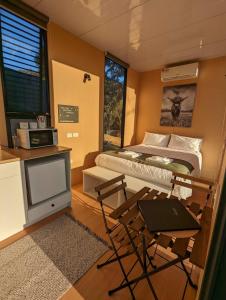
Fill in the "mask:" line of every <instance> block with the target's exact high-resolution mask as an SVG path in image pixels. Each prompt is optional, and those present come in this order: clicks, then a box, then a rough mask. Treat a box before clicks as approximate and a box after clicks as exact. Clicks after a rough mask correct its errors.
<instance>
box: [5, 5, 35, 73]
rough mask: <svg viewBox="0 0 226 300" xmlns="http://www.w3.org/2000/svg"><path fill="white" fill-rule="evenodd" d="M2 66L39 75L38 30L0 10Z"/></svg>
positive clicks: (13, 15) (15, 16)
mask: <svg viewBox="0 0 226 300" xmlns="http://www.w3.org/2000/svg"><path fill="white" fill-rule="evenodd" d="M0 18H1V38H2V53H3V65H4V67H5V68H8V69H11V70H15V71H19V72H23V73H27V74H29V73H31V74H33V75H36V76H39V73H40V64H39V60H40V28H39V27H38V26H35V25H33V24H31V23H30V22H28V21H26V20H24V19H22V18H20V17H18V16H17V15H15V14H12V13H10V12H8V11H6V10H4V9H2V8H1V9H0Z"/></svg>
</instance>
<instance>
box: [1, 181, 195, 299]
mask: <svg viewBox="0 0 226 300" xmlns="http://www.w3.org/2000/svg"><path fill="white" fill-rule="evenodd" d="M72 192H73V200H72V208H71V209H64V210H63V211H61V212H58V213H57V214H55V215H53V216H50V217H48V218H46V219H45V220H42V221H41V222H39V223H37V224H35V225H32V226H30V227H29V228H27V229H26V230H23V231H22V232H20V233H17V234H16V235H14V236H12V237H10V238H8V239H6V240H4V241H2V242H0V249H1V248H4V247H6V246H7V245H9V244H11V243H13V242H15V241H16V240H18V239H20V238H22V237H23V236H25V235H27V234H29V233H30V232H32V231H34V230H36V229H37V228H40V227H41V226H43V225H44V224H46V223H48V222H50V221H52V220H53V219H55V218H57V217H59V216H60V215H61V214H63V213H65V212H69V213H70V214H71V215H72V216H74V217H75V218H76V219H78V220H79V221H80V222H82V223H83V224H85V225H86V226H87V227H89V228H90V229H91V230H92V231H93V232H95V233H96V234H97V235H98V236H100V237H101V238H103V239H105V240H108V238H107V235H106V233H105V230H104V225H103V220H102V215H101V211H100V206H99V203H98V202H97V201H96V200H94V199H91V198H90V197H88V196H86V195H84V194H83V193H82V186H81V185H78V186H74V187H73V188H72ZM109 253H110V251H109V252H107V253H106V254H105V255H104V257H101V258H100V260H99V261H103V260H104V258H105V257H107V256H108V255H109ZM162 255H163V256H165V255H167V252H166V251H165V252H164V251H163V252H162ZM134 260H135V257H132V256H130V257H129V258H126V259H124V263H125V266H126V268H129V266H131V265H132V263H133V262H134ZM163 262H164V259H163V258H161V257H159V256H156V264H157V265H160V264H162V263H163ZM139 272H140V269H139V266H138V265H137V266H136V267H135V269H134V270H133V272H132V274H131V276H130V278H133V277H134V276H136V275H137V274H139ZM192 274H193V280H194V281H195V282H196V283H197V282H198V276H199V270H198V268H196V269H194V271H193V273H192ZM121 280H122V275H121V272H120V269H119V266H118V263H117V262H116V263H114V264H111V265H109V266H105V267H104V268H103V269H100V270H97V269H96V266H95V265H94V266H92V267H91V269H90V270H89V271H88V272H87V273H86V274H85V275H84V276H83V277H82V278H81V279H80V280H79V281H78V282H76V283H75V284H74V286H73V287H72V288H71V289H70V290H69V291H68V292H66V293H65V294H64V296H63V297H62V299H61V300H82V299H86V300H102V299H103V300H106V299H112V300H121V299H123V300H127V299H128V300H129V299H131V297H130V294H129V292H128V289H124V290H122V291H120V292H117V293H116V294H114V295H113V296H111V297H109V296H108V290H109V289H112V288H114V287H116V286H118V285H119V283H120V281H121ZM151 281H152V283H153V285H154V287H155V290H156V293H157V295H158V298H159V300H180V299H182V295H183V290H184V287H185V283H186V277H185V274H184V272H182V271H181V270H180V269H179V268H177V267H175V266H173V267H171V268H169V269H167V270H165V271H163V272H160V273H158V274H155V275H154V276H153V277H152V278H151ZM135 295H136V299H137V300H139V299H140V300H144V299H145V300H149V299H150V300H152V299H154V298H153V296H152V294H151V292H150V290H149V287H148V285H147V284H146V281H145V280H143V281H141V282H140V283H139V284H138V285H137V287H136V289H135ZM195 297H196V291H195V290H194V289H192V288H191V287H190V286H189V285H188V286H187V288H186V293H185V297H184V299H185V300H195Z"/></svg>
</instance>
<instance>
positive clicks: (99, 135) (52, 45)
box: [48, 22, 139, 183]
mask: <svg viewBox="0 0 226 300" xmlns="http://www.w3.org/2000/svg"><path fill="white" fill-rule="evenodd" d="M48 54H49V69H50V72H49V73H50V94H51V104H52V116H53V122H52V123H53V125H54V126H55V127H56V128H58V135H59V144H60V145H62V146H67V147H71V148H72V152H71V162H72V168H73V171H72V177H73V178H72V182H73V183H77V182H78V181H81V178H82V176H81V175H82V173H81V170H82V169H83V168H84V167H86V161H87V159H88V161H89V160H92V159H93V157H92V155H90V153H94V154H95V152H96V151H97V150H100V149H101V148H102V143H103V113H102V112H103V84H104V59H105V58H104V52H103V51H100V50H98V49H96V48H95V47H93V46H91V45H89V44H88V43H86V42H84V41H82V40H80V39H79V38H77V37H75V36H74V35H72V34H71V33H69V32H67V31H65V30H64V29H63V28H61V27H60V26H58V25H56V24H54V23H51V22H50V23H49V25H48ZM85 72H87V73H89V74H90V75H91V81H87V83H85V84H84V83H83V81H82V80H83V75H84V73H85ZM127 82H128V84H127V99H126V124H125V144H127V145H128V144H130V143H131V142H134V138H135V122H136V120H135V111H136V101H137V94H138V84H139V73H138V72H136V71H133V70H131V69H129V70H128V76H127ZM58 104H68V105H78V106H79V112H80V115H79V123H72V124H65V123H59V122H58ZM68 132H78V133H79V137H78V138H67V133H68Z"/></svg>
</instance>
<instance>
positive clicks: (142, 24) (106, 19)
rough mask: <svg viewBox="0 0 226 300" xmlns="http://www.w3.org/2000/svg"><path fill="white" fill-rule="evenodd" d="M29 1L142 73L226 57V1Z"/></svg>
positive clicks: (58, 22)
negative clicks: (195, 60) (164, 67)
mask: <svg viewBox="0 0 226 300" xmlns="http://www.w3.org/2000/svg"><path fill="white" fill-rule="evenodd" d="M24 2H26V3H27V4H29V5H31V6H33V7H34V8H36V9H37V10H39V11H41V12H42V13H44V14H46V15H48V16H49V17H50V20H51V21H53V22H55V23H57V24H59V25H60V26H62V27H63V28H65V29H66V30H68V31H70V32H72V33H73V34H74V35H76V36H78V37H80V38H81V39H82V40H85V41H87V42H88V43H90V44H92V45H94V46H95V47H97V48H99V49H101V50H104V51H109V52H110V53H112V54H114V55H115V56H117V57H119V58H120V59H122V60H124V61H125V62H127V63H129V64H130V66H131V67H132V68H134V69H135V70H137V71H146V70H151V69H157V68H159V67H162V66H164V65H166V64H170V63H176V62H181V61H185V60H193V59H207V58H212V57H218V56H224V55H226V0H24ZM201 41H202V42H201ZM200 42H201V43H202V47H200Z"/></svg>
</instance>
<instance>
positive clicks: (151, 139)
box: [143, 132, 170, 147]
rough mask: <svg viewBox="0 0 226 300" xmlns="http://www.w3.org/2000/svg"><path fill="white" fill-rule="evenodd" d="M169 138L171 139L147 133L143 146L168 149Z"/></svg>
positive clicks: (162, 135) (163, 135) (166, 136)
mask: <svg viewBox="0 0 226 300" xmlns="http://www.w3.org/2000/svg"><path fill="white" fill-rule="evenodd" d="M169 138H170V136H169V135H165V134H157V133H152V132H145V135H144V140H143V144H145V145H152V146H159V147H167V145H168V143H169Z"/></svg>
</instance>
